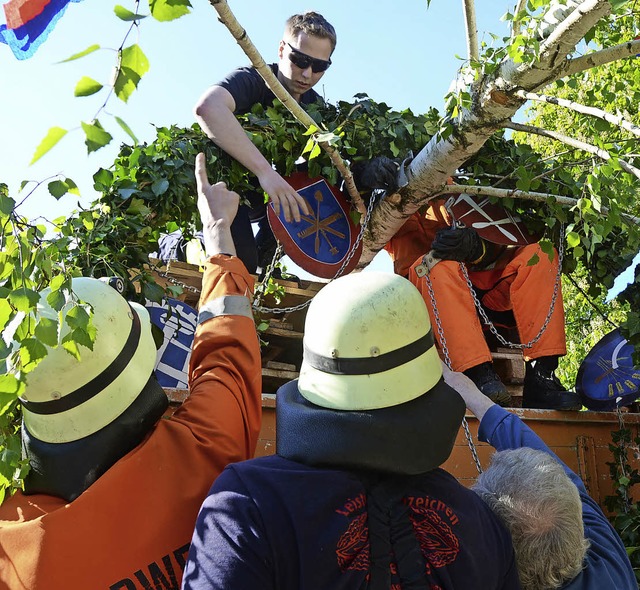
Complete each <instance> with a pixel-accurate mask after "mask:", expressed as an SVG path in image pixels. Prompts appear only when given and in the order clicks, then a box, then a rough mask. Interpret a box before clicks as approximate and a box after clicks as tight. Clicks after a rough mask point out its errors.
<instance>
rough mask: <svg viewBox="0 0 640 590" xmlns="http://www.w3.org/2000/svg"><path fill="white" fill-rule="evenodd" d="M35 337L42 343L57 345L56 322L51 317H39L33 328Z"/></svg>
mask: <svg viewBox="0 0 640 590" xmlns="http://www.w3.org/2000/svg"><path fill="white" fill-rule="evenodd" d="M34 334H35V337H36V338H37V339H38V340H40V342H42V343H43V344H46V345H48V346H52V347H53V346H57V344H58V322H57V321H56V320H52V319H51V318H40V321H39V322H38V325H37V326H36V329H35V332H34Z"/></svg>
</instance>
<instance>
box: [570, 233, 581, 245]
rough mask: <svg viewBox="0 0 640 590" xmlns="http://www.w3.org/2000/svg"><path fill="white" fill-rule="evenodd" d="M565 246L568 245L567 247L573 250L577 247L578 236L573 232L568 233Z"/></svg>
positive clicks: (578, 243)
mask: <svg viewBox="0 0 640 590" xmlns="http://www.w3.org/2000/svg"><path fill="white" fill-rule="evenodd" d="M567 244H569V246H570V247H571V248H575V247H577V246H579V245H580V236H579V235H578V234H577V233H576V232H574V231H572V232H569V233H568V234H567Z"/></svg>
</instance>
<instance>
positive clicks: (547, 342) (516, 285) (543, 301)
mask: <svg viewBox="0 0 640 590" xmlns="http://www.w3.org/2000/svg"><path fill="white" fill-rule="evenodd" d="M443 203H444V201H442V200H438V201H435V202H434V204H433V205H432V206H430V207H429V208H428V209H427V212H426V214H424V215H422V214H420V213H419V212H418V213H415V214H414V215H413V216H411V217H410V218H409V219H408V220H407V222H406V223H405V224H404V225H403V226H402V227H401V228H400V230H399V231H398V233H397V234H396V235H395V236H394V237H393V238H392V239H391V241H390V242H389V244H387V246H386V247H385V248H386V250H387V251H388V252H389V254H390V255H391V258H392V259H393V263H394V270H395V272H396V273H398V274H400V275H403V276H407V277H408V279H409V280H410V281H411V282H412V283H413V284H414V285H415V286H416V287H417V288H418V290H419V291H420V292H421V293H422V297H423V298H424V300H425V303H426V305H427V309H428V310H429V317H430V318H431V323H432V325H433V331H434V333H435V334H436V338H437V340H438V345H439V348H440V350H441V351H442V350H443V349H444V348H445V346H446V350H447V353H448V355H449V358H450V360H451V368H452V369H453V370H455V371H465V370H467V369H468V368H470V367H474V366H476V365H479V364H480V363H483V362H487V361H491V353H490V351H489V347H488V346H487V343H486V340H485V335H484V334H485V333H484V331H483V324H482V323H481V321H480V319H479V317H478V313H477V312H476V307H475V304H474V300H473V297H472V295H471V291H470V289H469V286H468V284H467V282H466V280H465V278H464V276H463V274H462V271H461V269H460V265H459V264H458V263H457V262H454V261H450V260H442V261H440V262H438V263H437V264H436V265H435V266H433V267H432V268H431V270H430V272H429V275H428V277H429V279H430V281H431V285H432V289H433V298H434V299H435V307H434V305H433V302H432V297H431V293H430V292H429V288H428V285H427V280H426V278H425V277H419V276H418V275H417V273H416V267H417V266H419V265H420V264H421V262H422V257H423V256H424V254H425V253H426V252H428V251H429V250H430V249H431V242H432V241H433V238H434V237H435V234H436V232H437V231H438V230H439V229H441V228H444V227H448V226H449V225H450V220H449V217H448V214H447V212H446V210H445V209H444V206H443ZM534 258H536V259H537V263H536V264H531V265H530V264H528V263H529V261H531V260H532V259H534ZM557 270H558V256H557V253H556V256H555V257H554V259H553V261H550V260H549V257H548V256H547V255H546V254H544V253H543V252H542V251H541V249H540V246H539V245H538V244H530V245H527V246H521V247H516V248H513V247H509V248H505V249H504V252H503V253H502V254H501V256H500V257H499V258H498V259H497V260H496V261H495V263H494V264H492V265H491V266H490V267H489V268H488V269H483V270H479V269H474V268H473V267H470V268H469V269H468V274H469V278H470V280H471V283H472V284H473V285H474V287H475V288H476V291H477V292H478V293H479V297H480V299H481V301H482V304H483V306H485V307H487V308H489V309H491V310H494V311H496V312H505V311H510V312H512V313H513V317H514V319H515V325H516V328H517V331H518V335H519V340H520V342H521V343H530V342H531V341H532V340H535V338H536V337H537V335H538V333H539V331H540V328H541V327H542V326H543V324H544V323H545V321H546V319H547V315H548V314H549V310H550V309H551V300H552V297H553V292H554V288H555V284H556V277H557ZM438 324H440V326H441V327H442V331H443V334H444V339H443V337H442V336H441V335H440V333H439V330H438ZM443 340H444V341H443ZM564 354H566V340H565V331H564V308H563V303H562V291H561V289H560V286H559V285H558V293H557V296H556V300H555V303H554V305H553V311H552V313H551V316H550V318H549V321H548V325H547V327H546V328H545V330H544V332H543V333H542V336H540V338H539V339H538V340H537V341H536V342H535V343H534V344H533V345H532V346H531V347H529V348H527V349H525V350H524V351H523V355H524V358H525V359H526V360H529V359H534V358H539V357H542V356H561V355H564Z"/></svg>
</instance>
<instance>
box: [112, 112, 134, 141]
mask: <svg viewBox="0 0 640 590" xmlns="http://www.w3.org/2000/svg"><path fill="white" fill-rule="evenodd" d="M115 120H116V121H117V123H118V125H120V127H122V129H123V130H124V132H125V133H126V134H127V135H128V136H129V137H130V138H131V139H132V140H133V144H134V145H137V144H138V143H140V142H139V141H138V138H137V137H136V136H135V134H134V132H133V131H131V127H129V125H127V124H126V123H125V122H124V121H123V120H122V119H121V118H120V117H115Z"/></svg>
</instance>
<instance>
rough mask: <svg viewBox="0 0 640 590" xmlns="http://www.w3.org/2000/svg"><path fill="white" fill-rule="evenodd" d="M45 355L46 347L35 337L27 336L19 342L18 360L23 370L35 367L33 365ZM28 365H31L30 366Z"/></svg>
mask: <svg viewBox="0 0 640 590" xmlns="http://www.w3.org/2000/svg"><path fill="white" fill-rule="evenodd" d="M45 356H47V347H46V346H45V345H44V344H43V343H42V342H40V341H38V340H37V339H36V338H27V339H25V340H23V341H22V342H20V362H21V363H22V368H23V370H27V368H30V369H31V370H33V369H35V365H36V364H37V363H38V362H39V361H41V360H42V359H43V358H44V357H45ZM30 365H33V366H31V367H30Z"/></svg>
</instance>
